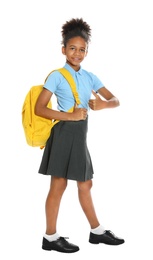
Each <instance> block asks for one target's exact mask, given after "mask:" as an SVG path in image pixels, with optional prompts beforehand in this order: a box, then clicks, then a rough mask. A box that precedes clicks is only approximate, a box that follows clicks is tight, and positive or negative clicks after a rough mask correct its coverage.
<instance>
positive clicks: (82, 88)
mask: <svg viewBox="0 0 153 260" xmlns="http://www.w3.org/2000/svg"><path fill="white" fill-rule="evenodd" d="M64 68H66V69H67V70H68V71H69V72H70V73H71V75H72V76H73V78H74V81H75V83H76V87H77V91H78V93H79V98H80V101H81V104H80V105H79V106H78V107H83V108H86V109H89V105H88V102H89V99H90V97H91V94H92V90H94V91H95V92H96V91H98V89H100V88H101V87H104V85H103V83H102V82H101V80H100V79H99V78H98V77H97V76H96V75H94V74H93V73H91V72H88V71H86V70H84V69H82V68H80V70H79V71H75V70H74V69H73V68H71V66H70V65H68V64H67V63H66V64H65V66H64ZM44 88H46V89H48V90H49V91H51V92H52V93H54V94H55V95H56V97H57V103H58V110H60V111H65V112H66V111H68V110H69V109H70V108H71V107H73V106H74V104H75V100H74V97H73V94H72V90H71V88H70V86H69V83H68V82H67V80H66V79H65V78H64V77H63V76H62V74H61V73H60V72H59V71H54V72H52V73H51V74H50V75H49V77H48V79H47V80H46V82H45V84H44Z"/></svg>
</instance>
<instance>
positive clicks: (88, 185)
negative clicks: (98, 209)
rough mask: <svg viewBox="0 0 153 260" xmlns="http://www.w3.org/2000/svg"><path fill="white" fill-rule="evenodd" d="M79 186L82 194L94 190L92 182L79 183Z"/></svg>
mask: <svg viewBox="0 0 153 260" xmlns="http://www.w3.org/2000/svg"><path fill="white" fill-rule="evenodd" d="M77 185H78V190H79V191H80V192H88V191H90V190H91V188H92V181H91V180H88V181H85V182H78V183H77Z"/></svg>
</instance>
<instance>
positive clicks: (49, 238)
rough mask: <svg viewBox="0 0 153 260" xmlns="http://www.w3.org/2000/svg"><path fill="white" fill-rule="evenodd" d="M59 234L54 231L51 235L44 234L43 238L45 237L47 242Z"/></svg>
mask: <svg viewBox="0 0 153 260" xmlns="http://www.w3.org/2000/svg"><path fill="white" fill-rule="evenodd" d="M59 237H60V236H59V234H58V233H57V232H56V233H55V234H53V235H47V234H44V238H46V239H47V240H48V241H49V242H52V241H55V240H57V239H58V238H59Z"/></svg>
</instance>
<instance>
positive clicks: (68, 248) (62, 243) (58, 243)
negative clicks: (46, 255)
mask: <svg viewBox="0 0 153 260" xmlns="http://www.w3.org/2000/svg"><path fill="white" fill-rule="evenodd" d="M42 249H44V250H49V251H51V250H54V251H58V252H62V253H74V252H77V251H79V247H78V246H76V245H74V244H71V243H69V242H67V241H66V240H65V238H64V237H59V238H58V239H57V240H55V241H52V242H49V241H48V240H47V239H46V238H44V237H43V242H42Z"/></svg>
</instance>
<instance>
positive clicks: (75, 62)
mask: <svg viewBox="0 0 153 260" xmlns="http://www.w3.org/2000/svg"><path fill="white" fill-rule="evenodd" d="M62 53H63V54H64V55H65V56H66V62H67V63H68V64H69V65H70V66H71V67H72V68H73V69H74V70H76V71H78V70H79V68H80V63H81V62H82V61H83V60H84V58H85V57H86V55H87V43H86V42H85V40H84V39H83V38H81V37H74V38H72V39H70V40H69V41H68V42H67V44H66V47H62Z"/></svg>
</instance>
